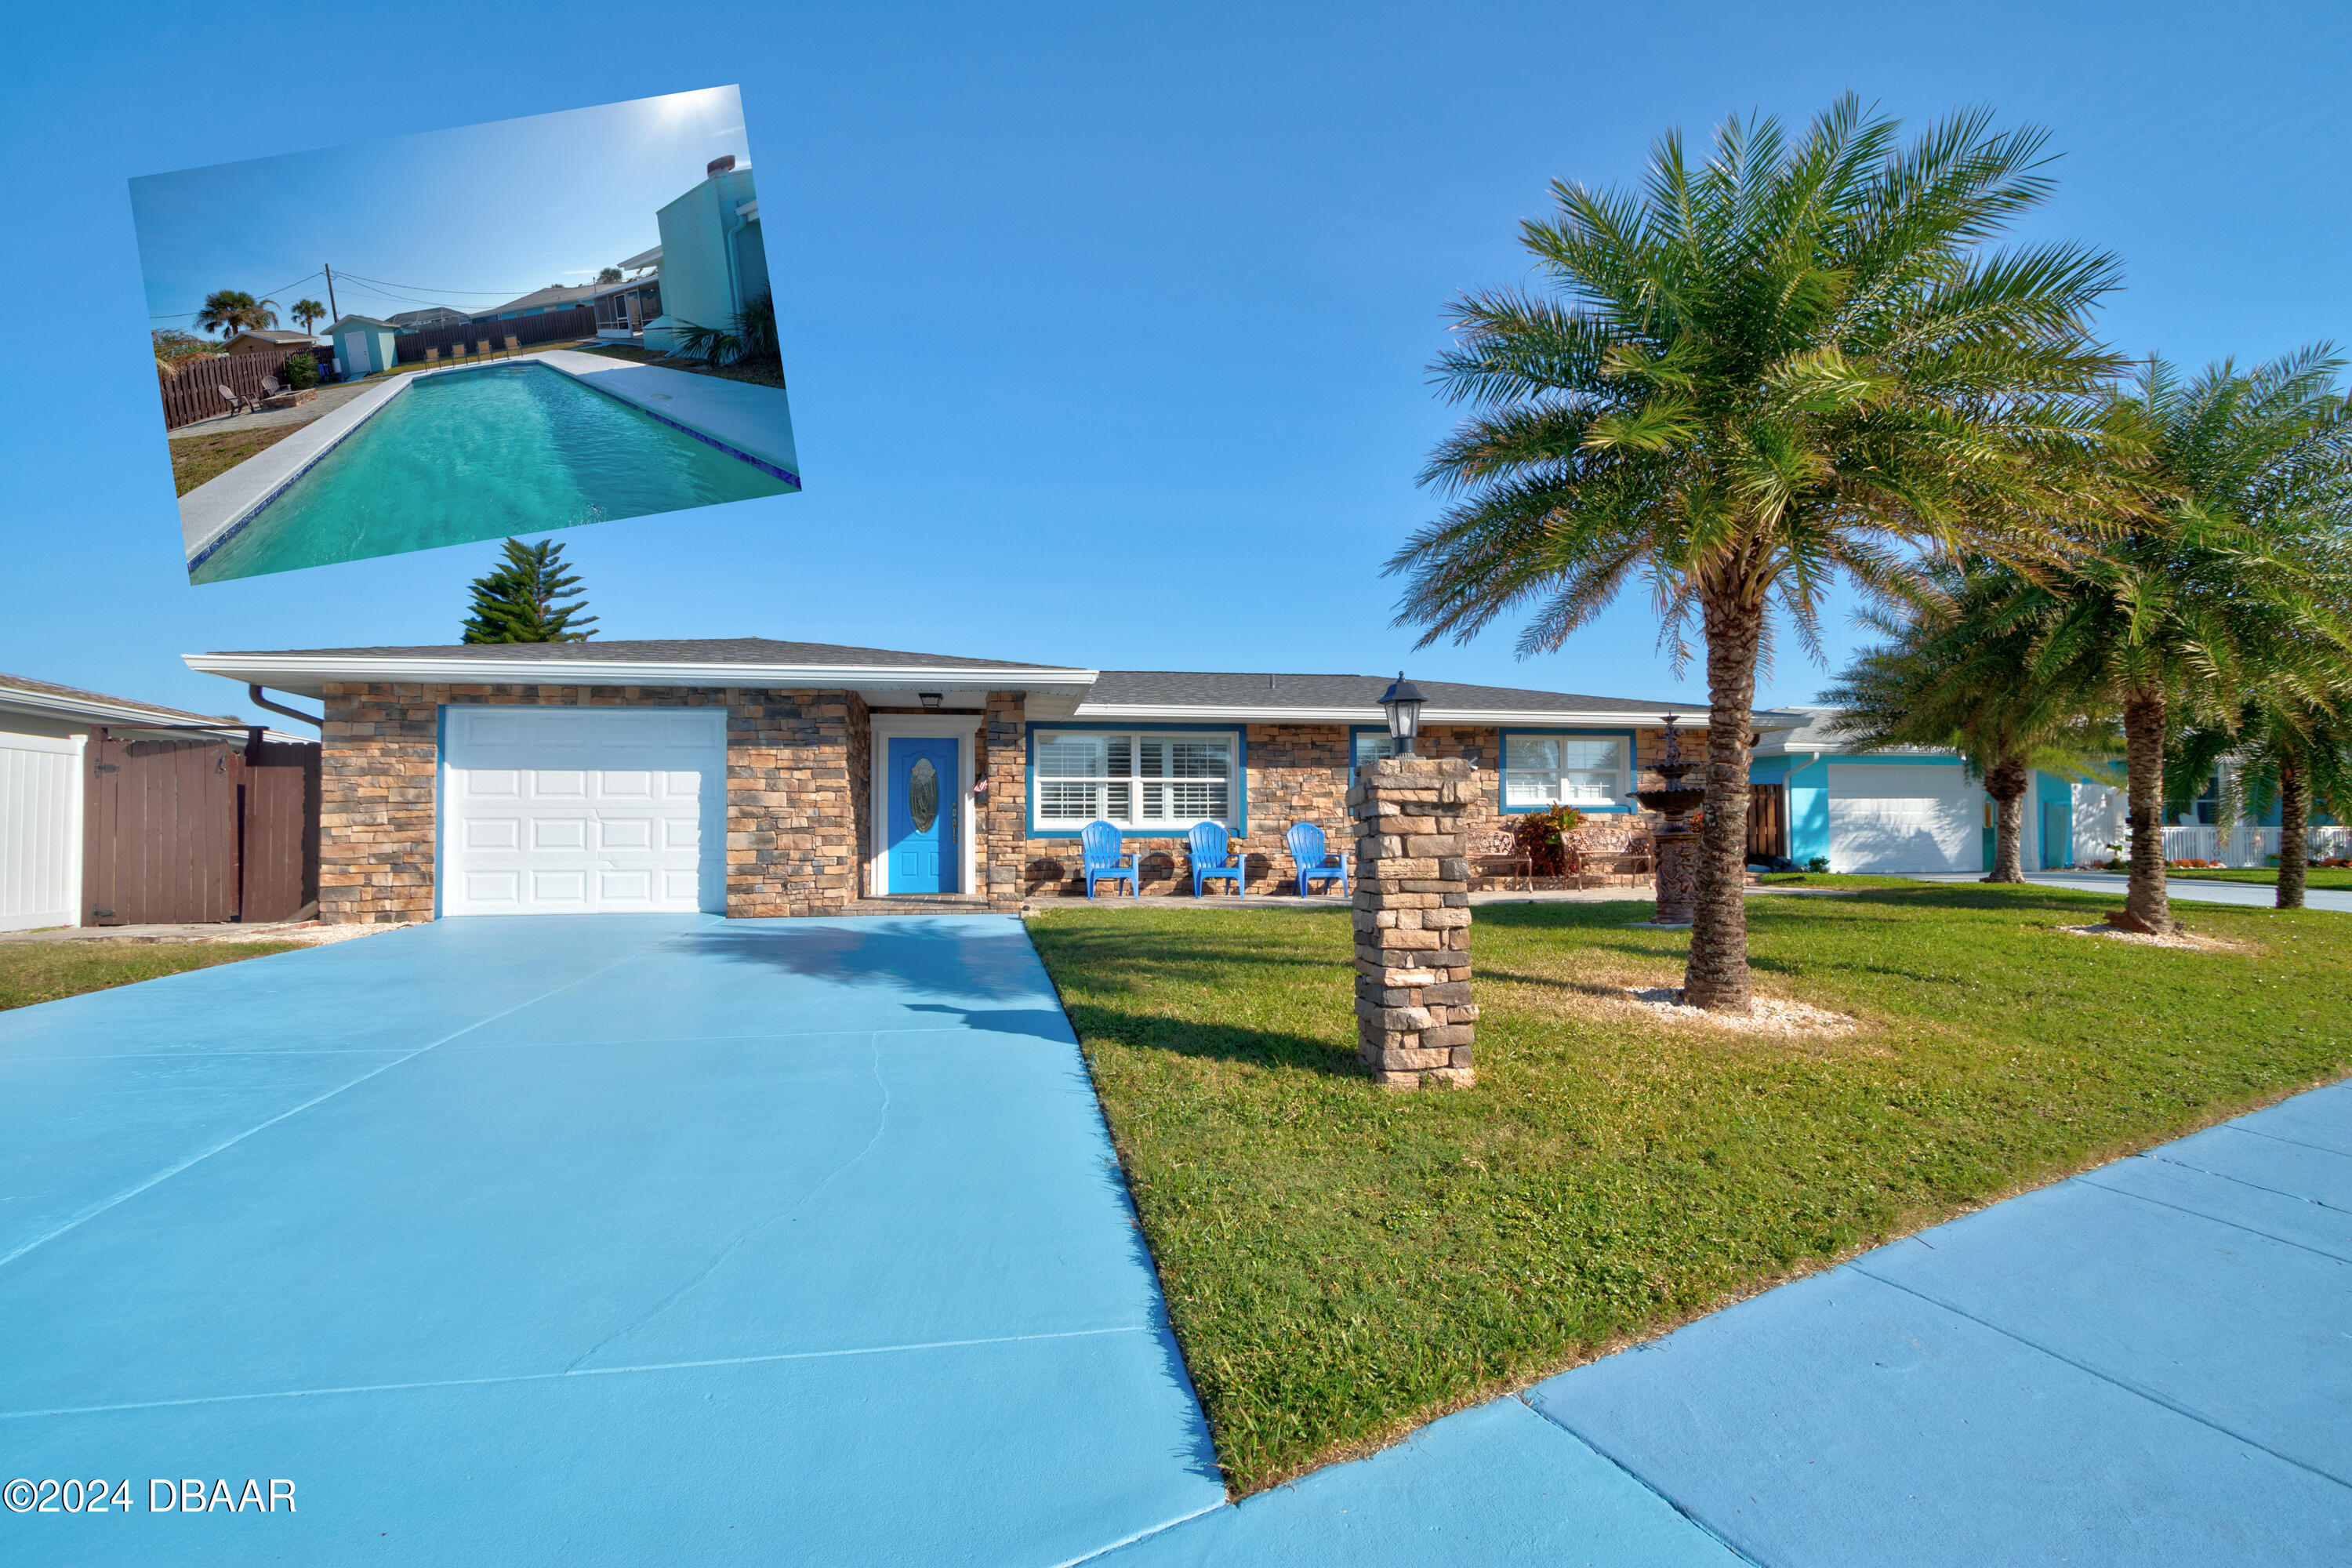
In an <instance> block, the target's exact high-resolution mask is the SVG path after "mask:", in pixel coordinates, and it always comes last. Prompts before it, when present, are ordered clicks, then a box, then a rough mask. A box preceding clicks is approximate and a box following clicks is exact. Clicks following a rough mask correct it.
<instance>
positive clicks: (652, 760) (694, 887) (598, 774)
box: [441, 706, 727, 915]
mask: <svg viewBox="0 0 2352 1568" xmlns="http://www.w3.org/2000/svg"><path fill="white" fill-rule="evenodd" d="M443 712H444V715H445V720H446V724H445V728H444V731H443V735H442V746H443V752H442V796H441V798H442V822H441V843H442V853H443V857H444V858H443V865H442V870H441V912H442V913H443V914H445V915H553V914H596V913H617V912H632V913H635V912H647V911H665V910H677V911H691V910H709V911H711V912H713V913H717V912H719V910H723V909H724V907H725V880H724V873H723V866H722V862H723V860H724V857H725V848H726V842H727V835H726V831H725V812H726V771H725V770H726V761H727V715H726V711H725V710H723V709H716V708H633V709H612V708H604V709H586V710H583V709H577V708H573V709H563V708H473V707H456V706H453V707H450V708H447V709H445V710H443Z"/></svg>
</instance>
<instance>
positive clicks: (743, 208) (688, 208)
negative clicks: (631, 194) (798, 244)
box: [646, 157, 769, 353]
mask: <svg viewBox="0 0 2352 1568" xmlns="http://www.w3.org/2000/svg"><path fill="white" fill-rule="evenodd" d="M656 216H657V218H658V221H659V222H660V224H661V249H660V260H661V289H662V292H661V303H662V306H663V310H664V313H663V314H662V315H661V316H659V317H658V318H656V319H655V320H654V321H650V322H648V323H647V325H646V347H647V348H655V349H660V350H662V351H664V352H665V353H667V352H668V351H669V350H672V349H675V348H676V347H677V328H679V327H681V326H685V325H688V324H692V325H695V326H701V327H725V326H728V325H729V324H730V322H731V321H733V320H734V318H735V317H736V316H737V315H738V314H739V313H740V312H741V311H742V310H743V309H744V307H745V306H746V305H747V304H749V303H750V302H751V300H754V299H756V298H758V297H760V296H761V295H764V294H766V293H768V291H769V288H768V249H767V241H766V238H765V237H764V236H763V234H762V231H761V227H760V197H759V193H758V192H757V191H756V190H755V189H754V188H753V186H752V183H751V169H750V167H749V166H748V165H747V166H744V167H740V168H739V167H738V166H737V165H736V163H735V160H734V159H733V158H731V157H727V158H715V159H713V160H711V163H710V165H709V169H708V170H707V171H706V177H705V178H704V180H703V182H702V183H701V184H698V185H697V186H695V187H694V188H693V189H692V190H690V191H688V192H687V193H686V194H685V195H682V196H680V197H678V198H677V200H676V201H674V202H671V203H670V204H669V205H667V206H666V207H664V208H662V209H661V211H660V213H659V214H658V215H656Z"/></svg>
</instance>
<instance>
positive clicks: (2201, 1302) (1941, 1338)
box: [1101, 1084, 2352, 1568]
mask: <svg viewBox="0 0 2352 1568" xmlns="http://www.w3.org/2000/svg"><path fill="white" fill-rule="evenodd" d="M1101 1561H1102V1562H1103V1563H1104V1564H1105V1568H1141V1565H1143V1564H1170V1563H1186V1564H1208V1563H1231V1564H1254V1565H1255V1564H1286V1563H1296V1564H1301V1565H1305V1564H1310V1563H1316V1564H1319V1563H1349V1564H1351V1565H1355V1568H1362V1565H1370V1564H1382V1563H1397V1564H1405V1563H1546V1564H1567V1563H1591V1564H1595V1565H1603V1564H1605V1565H1608V1568H1625V1565H1647V1564H1676V1565H1680V1564H1708V1565H1714V1568H1729V1565H1732V1564H1737V1563H1752V1564H1761V1565H1765V1568H1886V1565H1888V1564H1897V1563H1899V1564H1904V1565H1906V1568H1986V1565H1988V1564H2014V1563H2070V1564H2103V1563H2105V1564H2116V1568H2124V1565H2126V1564H2130V1565H2145V1564H2153V1563H2164V1564H2172V1563H2179V1564H2208V1563H2212V1564H2220V1563H2231V1564H2241V1563H2263V1564H2273V1563H2275V1564H2305V1563H2307V1564H2312V1565H2313V1568H2318V1565H2320V1564H2342V1563H2347V1562H2352V1084H2338V1085H2336V1086H2335V1087H2332V1088H2328V1089H2319V1090H2315V1091H2314V1092H2312V1093H2309V1094H2305V1095H2302V1096H2300V1097H2298V1098H2296V1099H2294V1100H2288V1101H2286V1102H2285V1103H2284V1104H2281V1105H2278V1106H2274V1107H2273V1108H2271V1109H2270V1110H2263V1111H2259V1112H2256V1113H2255V1114H2253V1115H2251V1116H2246V1117H2242V1118H2240V1119H2239V1120H2237V1121H2231V1122H2229V1123H2226V1124H2224V1125H2222V1126H2219V1127H2215V1128H2212V1129H2210V1130H2208V1131H2203V1132H2200V1133H2198V1134H2196V1135H2195V1136H2193V1137H2189V1138H2186V1139H2182V1140H2181V1141H2179V1142H2176V1143H2171V1144H2168V1145H2166V1146H2165V1147H2163V1148H2160V1149H2156V1150H2152V1151H2150V1152H2148V1153H2147V1154H2143V1155H2139V1156H2136V1157H2134V1158H2132V1159H2127V1160H2123V1161H2119V1162H2117V1163H2115V1164H2112V1165H2108V1166H2105V1167H2104V1168H2103V1169H2100V1170H2097V1171H2094V1172H2091V1173H2087V1174H2084V1175H2083V1176H2079V1177H2076V1178H2074V1180H2071V1181H2067V1182H2062V1183H2060V1184H2057V1185H2055V1186H2052V1187H2048V1188H2044V1189H2042V1191H2040V1192H2036V1193H2032V1194H2027V1195H2025V1196H2023V1197H2020V1198H2016V1199H2012V1200H2011V1201H2010V1202H2008V1203H2004V1204H2000V1205H1996V1206H1994V1207H1992V1208H1990V1209H1987V1210H1984V1211H1982V1212H1980V1213H1978V1214H1974V1215H1969V1216H1967V1217H1965V1218H1962V1219H1958V1220H1955V1221H1952V1222H1951V1223H1949V1224H1947V1225H1943V1226H1937V1228H1935V1229H1933V1230H1930V1231H1927V1232H1924V1233H1922V1234H1921V1235H1919V1236H1916V1237H1911V1238H1909V1239H1907V1240H1905V1241H1901V1242H1897V1243H1895V1244H1894V1245H1893V1246H1890V1247H1882V1248H1880V1249H1879V1250H1877V1251H1875V1252H1872V1253H1868V1254H1865V1255H1864V1256H1863V1257H1861V1258H1856V1259H1854V1260H1853V1262H1851V1263H1848V1264H1846V1265H1844V1266H1843V1267H1841V1268H1833V1269H1830V1270H1828V1271H1827V1272H1825V1273H1822V1274H1819V1275H1815V1276H1813V1277H1811V1279H1804V1280H1801V1281H1799V1282H1798V1283H1796V1284H1792V1285H1788V1286H1784V1287H1782V1288H1780V1289H1777V1290H1772V1291H1769V1292H1767V1293H1766V1294H1764V1295H1762V1296H1759V1297H1757V1298H1755V1299H1754V1300H1749V1301H1746V1302H1743V1303H1741V1304H1740V1305H1738V1306H1736V1307H1733V1308H1730V1309H1729V1310H1726V1311H1722V1312H1719V1313H1717V1314H1715V1315H1714V1316H1712V1317H1709V1318H1706V1319H1704V1320H1702V1321H1698V1322H1696V1323H1694V1324H1692V1325H1690V1326H1689V1327H1687V1328H1685V1329H1683V1330H1682V1331H1679V1332H1676V1333H1674V1334H1671V1335H1668V1336H1667V1337H1665V1338H1664V1339H1662V1340H1659V1341H1657V1342H1654V1343H1652V1344H1648V1345H1644V1346H1642V1347H1640V1348H1638V1349H1634V1350H1630V1351H1626V1352H1621V1353H1620V1354H1617V1355H1613V1356H1610V1357H1607V1358H1605V1359H1604V1360H1601V1361H1599V1362H1596V1363H1592V1364H1591V1365H1590V1366H1586V1367H1581V1368H1579V1369H1578V1370H1576V1371H1574V1372H1570V1373H1564V1374H1562V1375H1561V1376H1559V1377H1556V1378H1553V1379H1551V1380H1550V1381H1549V1382H1547V1383H1544V1384H1538V1385H1537V1386H1536V1387H1535V1388H1532V1389H1530V1390H1528V1392H1527V1394H1524V1395H1522V1396H1520V1397H1517V1398H1513V1399H1505V1400H1498V1401H1496V1402H1495V1403H1494V1404H1491V1405H1483V1406H1480V1407H1479V1408H1477V1409H1475V1410H1470V1411H1465V1412H1464V1413H1463V1414H1461V1415H1454V1416H1449V1417H1447V1418H1446V1419H1444V1420H1443V1421H1439V1422H1437V1423H1435V1424H1434V1425H1433V1426H1428V1427H1425V1428H1423V1430H1422V1431H1421V1432H1419V1433H1416V1434H1415V1435H1414V1436H1412V1438H1411V1439H1410V1440H1409V1441H1407V1442H1405V1443H1403V1444H1401V1445H1399V1446H1398V1447H1394V1448H1391V1449H1390V1450H1388V1451H1386V1452H1384V1453H1381V1454H1379V1455H1376V1456H1374V1457H1373V1458H1369V1459H1365V1460H1360V1461H1359V1462H1357V1463H1354V1464H1349V1465H1340V1466H1335V1467H1333V1468H1329V1469H1327V1470H1322V1471H1318V1472H1317V1473H1316V1474H1314V1475H1311V1476H1308V1477H1307V1478H1305V1479H1302V1480H1301V1481H1299V1482H1297V1484H1295V1485H1293V1486H1288V1487H1283V1488H1278V1489H1275V1490H1274V1491H1271V1492H1267V1493H1265V1494H1262V1495H1260V1496H1258V1497H1255V1498H1253V1499H1251V1500H1248V1501H1246V1502H1244V1503H1243V1504H1241V1505H1240V1506H1239V1507H1238V1508H1222V1509H1218V1510H1214V1511H1213V1512H1212V1513H1209V1514H1206V1515H1203V1516H1202V1517H1201V1518H1199V1519H1197V1520H1193V1521H1188V1522H1186V1523H1183V1524H1180V1525H1177V1526H1174V1527H1172V1528H1171V1529H1169V1530H1166V1531H1161V1532H1160V1533H1159V1534H1157V1535H1155V1536H1152V1537H1150V1538H1149V1539H1148V1540H1145V1541H1142V1542H1138V1543H1136V1544H1135V1545H1132V1546H1130V1547H1128V1548H1126V1549H1124V1550H1121V1551H1118V1552H1111V1553H1108V1555H1106V1556H1105V1557H1104V1558H1103V1559H1102V1560H1101Z"/></svg>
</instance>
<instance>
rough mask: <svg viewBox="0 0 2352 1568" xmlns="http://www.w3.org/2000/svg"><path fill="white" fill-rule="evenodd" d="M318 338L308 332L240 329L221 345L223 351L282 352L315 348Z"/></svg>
mask: <svg viewBox="0 0 2352 1568" xmlns="http://www.w3.org/2000/svg"><path fill="white" fill-rule="evenodd" d="M319 346H320V340H319V339H317V338H314V337H312V336H311V335H310V333H308V332H282V331H242V332H239V333H237V334H236V336H235V337H233V338H230V339H229V340H228V341H227V342H225V343H223V344H222V345H221V352H222V353H230V354H261V353H283V352H284V351H285V350H287V349H301V348H311V349H315V348H317V347H319Z"/></svg>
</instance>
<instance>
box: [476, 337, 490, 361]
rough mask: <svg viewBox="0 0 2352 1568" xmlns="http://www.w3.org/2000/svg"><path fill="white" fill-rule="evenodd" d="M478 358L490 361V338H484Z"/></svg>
mask: <svg viewBox="0 0 2352 1568" xmlns="http://www.w3.org/2000/svg"><path fill="white" fill-rule="evenodd" d="M478 357H479V358H482V359H488V358H489V357H490V340H489V339H488V338H484V339H483V340H482V342H481V347H480V349H479V350H478Z"/></svg>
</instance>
